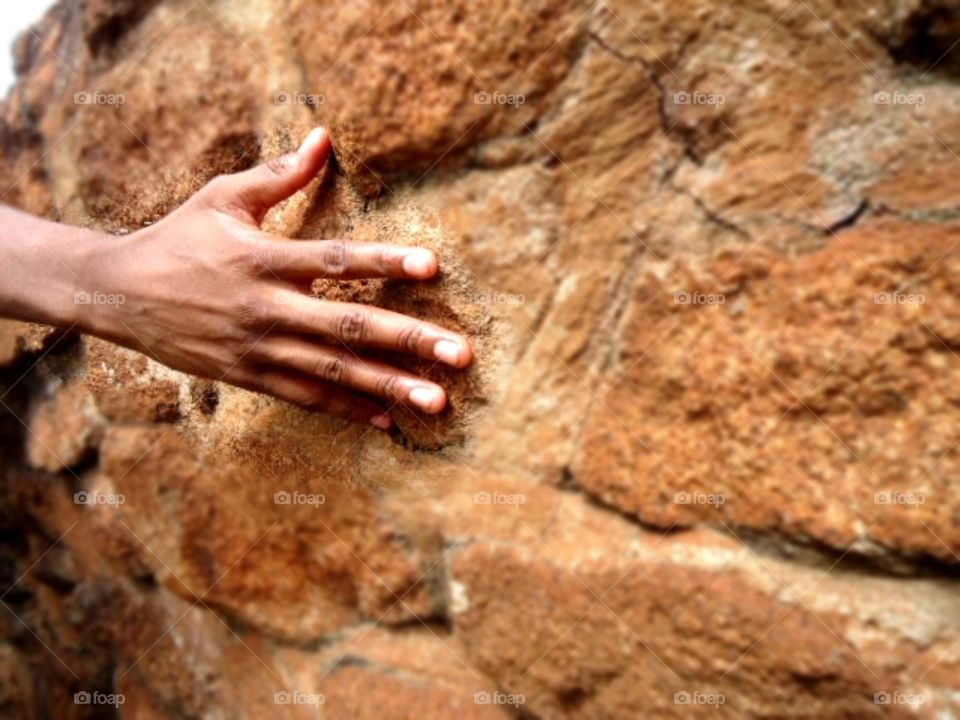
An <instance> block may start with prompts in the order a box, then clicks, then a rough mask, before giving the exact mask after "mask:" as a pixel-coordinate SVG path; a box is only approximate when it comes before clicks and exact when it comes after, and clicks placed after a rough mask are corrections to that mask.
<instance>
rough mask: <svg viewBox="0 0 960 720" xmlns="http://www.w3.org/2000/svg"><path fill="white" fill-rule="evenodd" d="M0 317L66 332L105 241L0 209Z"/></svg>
mask: <svg viewBox="0 0 960 720" xmlns="http://www.w3.org/2000/svg"><path fill="white" fill-rule="evenodd" d="M0 226H2V227H3V230H4V232H3V233H0V315H3V316H5V317H9V318H12V319H16V320H24V321H27V322H35V323H41V324H44V325H54V326H57V327H70V326H73V325H76V324H79V323H78V321H80V320H83V319H84V318H83V313H82V312H81V311H80V309H79V306H78V305H77V304H76V303H77V300H78V299H79V300H82V299H83V298H82V297H78V293H81V292H83V290H84V285H86V284H87V279H88V278H89V277H91V276H92V274H93V273H94V271H95V270H96V267H97V265H98V263H99V262H102V254H103V252H104V249H105V247H106V246H107V245H108V241H109V238H108V237H107V236H105V235H103V234H101V233H97V232H94V231H91V230H85V229H83V228H77V227H71V226H68V225H60V224H57V223H54V222H51V221H49V220H44V219H42V218H37V217H33V216H30V215H27V214H25V213H21V212H19V211H17V210H14V209H12V208H8V207H2V206H0ZM81 329H82V328H81Z"/></svg>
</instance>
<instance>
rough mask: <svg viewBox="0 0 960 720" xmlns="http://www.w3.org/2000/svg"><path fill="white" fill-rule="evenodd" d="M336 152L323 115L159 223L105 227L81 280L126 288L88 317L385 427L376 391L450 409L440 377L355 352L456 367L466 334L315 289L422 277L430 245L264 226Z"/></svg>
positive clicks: (180, 361)
mask: <svg viewBox="0 0 960 720" xmlns="http://www.w3.org/2000/svg"><path fill="white" fill-rule="evenodd" d="M329 154H330V137H329V135H328V134H327V133H326V132H325V131H324V130H323V129H321V128H318V129H316V130H314V131H313V132H311V133H310V135H309V136H308V137H307V139H306V140H305V141H304V144H303V146H302V147H301V148H300V150H299V151H297V152H296V153H291V154H289V155H285V156H283V157H280V158H278V159H276V160H273V161H271V162H269V163H267V164H266V165H262V166H260V167H257V168H254V169H252V170H248V171H245V172H241V173H237V174H235V175H226V176H221V177H218V178H216V179H214V180H213V181H211V182H210V183H209V184H208V185H207V186H206V187H204V188H203V189H201V190H200V191H199V192H198V193H197V194H196V195H194V196H193V197H192V198H191V199H190V200H188V201H187V202H186V203H185V204H184V205H183V206H181V207H180V208H178V209H177V210H175V211H174V212H173V213H171V214H170V215H168V216H167V217H166V218H164V219H163V220H161V221H160V222H159V223H157V224H156V225H153V226H151V227H149V228H145V229H143V230H141V231H138V232H136V233H134V234H132V235H130V236H127V237H122V238H111V239H110V240H109V245H107V246H106V248H105V251H104V253H103V254H102V255H101V257H100V258H99V260H98V261H97V263H96V267H95V268H93V269H91V270H90V271H89V272H88V273H87V274H86V276H87V277H90V276H92V278H93V284H94V287H90V288H87V289H88V290H90V291H95V290H99V291H101V292H107V293H115V294H120V295H122V296H123V297H124V302H123V303H122V304H119V305H116V306H99V305H98V306H90V305H85V306H82V307H83V308H84V310H85V312H86V313H87V315H85V316H84V317H82V318H80V319H79V322H80V325H81V327H83V328H84V329H85V330H86V331H87V332H90V333H91V334H94V335H99V336H101V337H105V338H107V339H109V340H111V341H113V342H116V343H118V344H121V345H125V346H127V347H131V348H133V349H136V350H139V351H141V352H144V353H146V354H148V355H150V356H153V357H155V358H157V359H158V360H160V361H161V362H163V363H164V364H166V365H169V366H170V367H172V368H174V369H177V370H182V371H184V372H187V373H191V374H194V375H200V376H204V377H208V378H212V379H215V380H223V381H225V382H228V383H231V384H233V385H238V386H240V387H243V388H247V389H250V390H254V391H257V392H263V393H266V394H268V395H273V396H275V397H278V398H282V399H284V400H288V401H290V402H292V403H295V404H297V405H301V406H303V407H306V408H310V409H315V410H322V411H325V412H328V413H330V414H333V415H337V416H340V417H344V418H348V419H350V420H355V421H360V422H369V423H372V424H373V425H374V426H376V427H378V428H382V429H387V428H389V427H390V426H391V425H392V419H391V417H390V415H389V412H388V411H385V410H384V408H382V407H380V406H378V405H377V404H376V403H374V402H373V401H372V400H371V399H370V398H371V397H374V398H378V399H379V400H380V401H382V402H383V403H385V404H386V406H387V407H388V408H389V407H391V406H392V405H394V404H395V403H405V404H407V405H410V406H415V407H417V408H419V409H421V410H423V411H425V412H428V413H438V412H440V411H441V410H443V408H444V407H445V405H446V401H447V400H446V394H445V393H444V391H443V388H441V387H439V386H438V385H435V384H434V383H431V382H429V381H427V380H424V379H422V378H418V377H415V376H413V375H411V374H408V373H405V372H403V371H401V370H398V369H397V368H394V367H390V366H389V365H387V364H384V363H381V362H376V361H373V360H369V359H364V358H363V357H362V355H361V353H362V352H363V350H364V349H369V348H382V349H387V350H394V351H399V352H403V353H410V354H414V355H418V356H421V357H425V358H431V359H435V360H437V361H439V362H443V363H446V364H448V365H452V366H454V367H458V368H460V367H464V366H466V365H468V364H469V363H470V361H471V355H472V353H471V349H470V345H469V344H468V342H467V341H466V339H464V338H463V337H461V336H459V335H457V334H454V333H452V332H449V331H447V330H444V329H443V328H441V327H437V326H436V325H432V324H430V323H427V322H422V321H420V320H416V319H413V318H409V317H405V316H403V315H400V314H398V313H394V312H389V311H387V310H382V309H379V308H374V307H369V306H366V305H359V304H352V303H342V302H331V301H327V300H320V299H316V298H312V297H310V296H309V295H308V294H307V291H308V290H309V283H310V281H311V280H312V279H314V278H336V279H352V278H401V279H405V280H426V279H428V278H431V277H433V276H434V275H436V273H437V270H438V266H437V258H436V257H435V255H434V254H433V253H432V252H430V251H428V250H423V249H417V248H409V247H398V246H391V245H378V244H367V243H355V242H346V241H343V240H310V241H306V240H304V241H291V240H284V239H278V238H274V237H271V236H270V235H267V234H265V233H263V232H261V230H260V223H261V222H262V220H263V217H264V215H265V214H266V213H267V211H268V210H269V209H270V208H271V207H273V206H274V205H276V204H277V203H279V202H280V201H282V200H284V199H285V198H287V197H289V196H290V195H292V194H293V193H295V192H297V191H298V190H300V189H301V188H303V187H304V186H305V185H306V184H307V183H309V182H310V180H312V179H313V178H314V177H315V176H316V174H317V173H318V172H319V171H320V169H321V168H322V167H323V165H324V163H325V162H326V159H327V157H328V155H329Z"/></svg>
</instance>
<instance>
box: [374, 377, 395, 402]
mask: <svg viewBox="0 0 960 720" xmlns="http://www.w3.org/2000/svg"><path fill="white" fill-rule="evenodd" d="M399 385H400V378H399V377H397V376H396V375H381V376H380V377H378V378H377V395H379V396H380V397H384V398H396V397H398V395H399V389H400V388H399Z"/></svg>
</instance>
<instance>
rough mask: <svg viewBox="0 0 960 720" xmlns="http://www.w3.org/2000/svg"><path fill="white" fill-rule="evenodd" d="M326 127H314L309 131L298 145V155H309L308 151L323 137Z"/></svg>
mask: <svg viewBox="0 0 960 720" xmlns="http://www.w3.org/2000/svg"><path fill="white" fill-rule="evenodd" d="M326 132H327V131H326V129H325V128H322V127H318V128H314V129H313V130H311V131H310V134H309V135H307V137H306V138H304V141H303V144H302V145H301V146H300V149H299V150H297V154H298V155H309V154H310V151H311V150H313V148H315V147H316V146H317V144H319V142H320V141H321V140H322V139H323V136H324V135H325V134H326Z"/></svg>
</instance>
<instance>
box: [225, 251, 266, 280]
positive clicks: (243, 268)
mask: <svg viewBox="0 0 960 720" xmlns="http://www.w3.org/2000/svg"><path fill="white" fill-rule="evenodd" d="M228 262H229V264H230V267H232V268H233V269H234V270H235V271H237V272H239V273H241V274H243V275H256V274H257V273H258V272H260V271H261V270H262V269H263V261H262V258H261V255H260V253H258V252H257V251H256V250H252V249H251V248H243V249H240V250H238V251H236V252H235V253H233V254H232V255H231V256H230V259H229V261H228Z"/></svg>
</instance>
